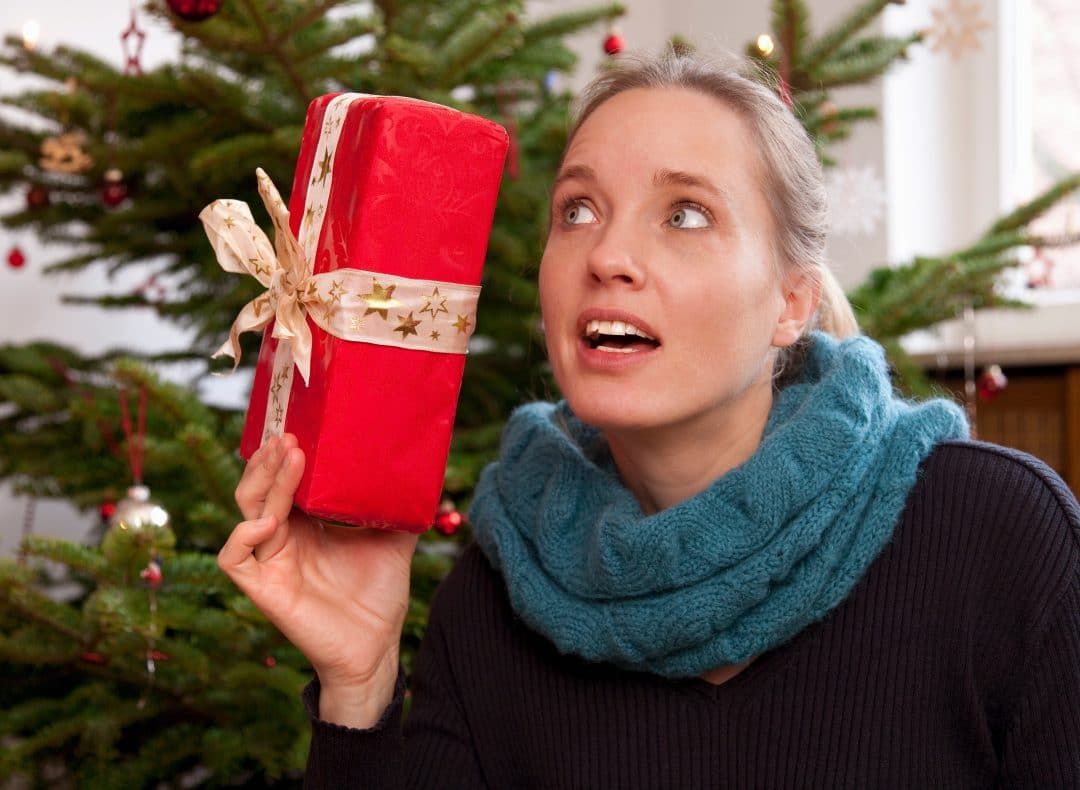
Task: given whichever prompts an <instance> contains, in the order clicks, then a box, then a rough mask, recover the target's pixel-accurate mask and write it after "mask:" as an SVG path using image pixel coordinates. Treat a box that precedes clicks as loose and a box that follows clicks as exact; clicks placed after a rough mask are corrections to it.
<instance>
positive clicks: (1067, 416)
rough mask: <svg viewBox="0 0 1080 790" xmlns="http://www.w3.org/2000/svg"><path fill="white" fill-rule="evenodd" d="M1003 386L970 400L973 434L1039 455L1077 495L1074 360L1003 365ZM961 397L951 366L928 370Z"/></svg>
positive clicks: (1079, 380) (1079, 463)
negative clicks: (1071, 362) (973, 404)
mask: <svg viewBox="0 0 1080 790" xmlns="http://www.w3.org/2000/svg"><path fill="white" fill-rule="evenodd" d="M1005 375H1006V376H1007V377H1008V380H1009V382H1008V386H1007V387H1006V388H1005V389H1004V390H1003V391H1002V392H1000V393H999V394H998V395H997V397H995V398H994V399H993V400H989V401H985V400H978V401H977V403H976V429H977V436H976V438H978V439H982V440H984V441H987V442H994V443H996V444H1002V445H1005V446H1007V447H1015V448H1017V449H1019V450H1023V451H1025V452H1028V453H1031V454H1032V455H1034V456H1037V457H1038V458H1041V459H1042V460H1043V461H1045V462H1046V463H1047V465H1049V466H1050V467H1051V468H1053V469H1054V470H1055V471H1057V473H1058V474H1060V475H1061V476H1062V478H1064V480H1065V482H1066V483H1068V484H1069V487H1070V488H1071V489H1072V490H1073V493H1075V494H1076V495H1077V496H1078V497H1080V365H1058V366H1044V367H1028V368H1020V367H1006V368H1005ZM932 377H933V378H934V380H935V381H936V382H937V383H938V384H940V385H943V386H945V387H947V388H948V389H949V390H951V391H953V392H954V393H956V396H957V398H958V399H962V398H963V391H964V382H963V377H962V375H960V374H959V373H957V372H956V371H949V372H947V373H944V374H942V373H937V374H932Z"/></svg>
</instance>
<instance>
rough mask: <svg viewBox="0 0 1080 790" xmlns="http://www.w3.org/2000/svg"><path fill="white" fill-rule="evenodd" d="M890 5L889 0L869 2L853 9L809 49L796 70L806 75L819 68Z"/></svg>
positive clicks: (870, 0)
mask: <svg viewBox="0 0 1080 790" xmlns="http://www.w3.org/2000/svg"><path fill="white" fill-rule="evenodd" d="M888 4H889V0H869V2H866V3H863V4H862V5H861V6H859V7H857V8H855V9H853V10H852V12H851V13H850V14H848V15H847V16H846V17H844V19H842V20H841V21H840V22H838V23H837V24H836V25H835V26H834V27H833V29H832V30H830V31H829V32H828V33H826V34H825V35H823V36H822V37H821V38H819V39H818V40H817V41H816V42H814V43H813V44H812V45H811V46H810V47H809V48H808V49H807V51H806V54H805V56H804V57H803V58H802V61H801V62H799V63H796V64H794V65H795V66H796V68H797V69H798V70H799V71H801V72H804V73H809V72H810V71H812V70H814V69H815V68H817V67H818V66H819V65H821V64H822V63H824V62H825V61H826V60H827V59H828V58H829V57H831V56H832V55H833V53H835V52H836V51H837V50H838V49H840V47H842V46H843V45H844V44H846V43H847V42H848V41H849V40H850V39H851V37H852V36H854V35H855V34H856V33H858V32H859V31H860V30H862V29H863V28H864V27H866V26H867V25H869V24H870V23H871V22H873V21H874V20H875V19H877V17H878V15H879V14H880V13H881V12H882V11H883V10H884V9H885V7H886V6H887V5H888Z"/></svg>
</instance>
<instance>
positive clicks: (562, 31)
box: [522, 3, 626, 47]
mask: <svg viewBox="0 0 1080 790" xmlns="http://www.w3.org/2000/svg"><path fill="white" fill-rule="evenodd" d="M625 13H626V6H624V5H623V4H622V3H612V4H611V5H607V6H601V7H599V8H588V9H583V10H580V11H576V10H575V11H568V12H566V13H562V14H556V15H554V16H550V17H548V18H547V19H542V20H540V21H538V22H532V23H530V24H527V25H525V26H524V28H523V29H522V43H523V44H524V46H526V47H527V46H529V45H530V44H534V43H537V42H546V41H547V40H548V39H561V38H563V37H565V36H568V35H570V34H572V33H577V32H578V31H580V30H581V29H582V28H586V27H589V26H591V25H594V24H596V23H598V22H608V21H611V20H613V19H618V18H619V17H620V16H622V15H623V14H625Z"/></svg>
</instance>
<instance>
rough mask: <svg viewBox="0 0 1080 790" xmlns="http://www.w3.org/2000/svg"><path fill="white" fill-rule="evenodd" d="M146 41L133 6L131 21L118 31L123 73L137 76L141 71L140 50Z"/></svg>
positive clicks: (144, 32)
mask: <svg viewBox="0 0 1080 790" xmlns="http://www.w3.org/2000/svg"><path fill="white" fill-rule="evenodd" d="M145 43H146V31H145V30H143V29H142V28H140V27H139V21H138V19H136V17H135V8H134V7H132V9H131V23H130V24H128V26H127V27H126V28H124V30H123V32H121V33H120V45H121V47H123V50H124V73H125V74H132V75H136V76H139V75H141V74H142V73H143V68H142V51H143V44H145Z"/></svg>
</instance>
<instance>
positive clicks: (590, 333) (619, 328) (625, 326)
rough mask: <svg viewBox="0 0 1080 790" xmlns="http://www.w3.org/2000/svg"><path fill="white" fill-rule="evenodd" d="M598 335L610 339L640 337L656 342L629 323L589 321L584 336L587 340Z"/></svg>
mask: <svg viewBox="0 0 1080 790" xmlns="http://www.w3.org/2000/svg"><path fill="white" fill-rule="evenodd" d="M600 335H608V336H611V337H620V336H621V337H625V336H627V335H633V336H636V337H640V338H642V339H643V340H651V341H653V342H655V341H656V338H654V337H653V336H652V335H650V334H647V333H646V332H645V331H643V330H641V329H638V328H637V327H636V326H634V325H633V324H631V323H627V322H626V321H590V322H589V323H588V324H586V325H585V336H586V337H589V338H596V337H599V336H600Z"/></svg>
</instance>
